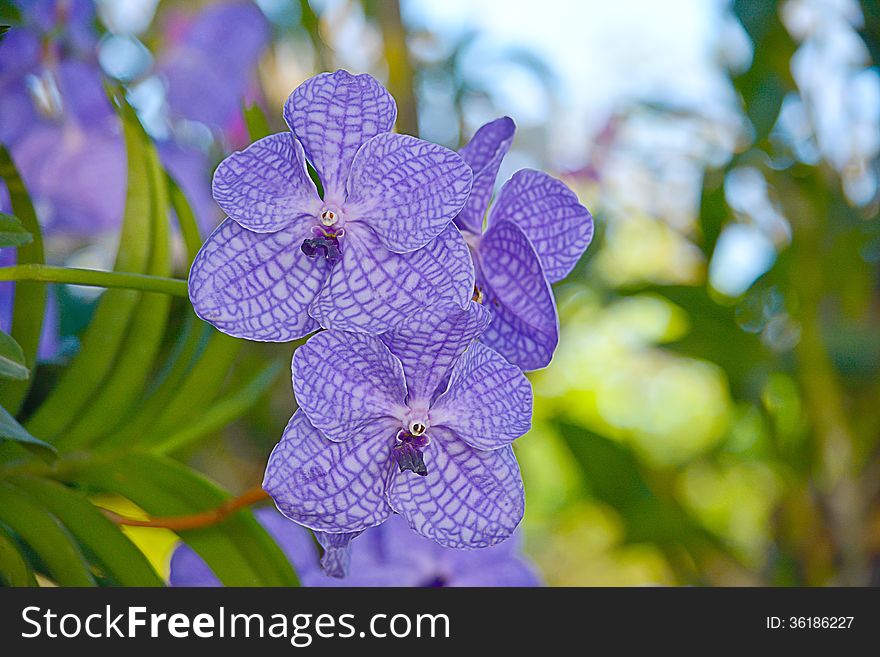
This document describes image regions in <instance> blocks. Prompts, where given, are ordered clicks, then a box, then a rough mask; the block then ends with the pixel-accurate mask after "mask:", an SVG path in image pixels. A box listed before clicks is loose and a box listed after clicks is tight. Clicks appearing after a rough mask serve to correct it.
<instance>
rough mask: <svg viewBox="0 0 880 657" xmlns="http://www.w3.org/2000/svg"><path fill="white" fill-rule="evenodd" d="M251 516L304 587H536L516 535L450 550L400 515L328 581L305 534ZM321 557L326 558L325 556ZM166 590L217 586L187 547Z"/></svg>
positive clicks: (269, 512) (263, 513)
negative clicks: (487, 544) (472, 547)
mask: <svg viewBox="0 0 880 657" xmlns="http://www.w3.org/2000/svg"><path fill="white" fill-rule="evenodd" d="M255 515H256V516H257V519H258V520H259V521H260V523H261V524H262V525H263V527H265V528H266V531H268V532H269V534H270V535H271V536H272V538H274V539H275V541H276V542H277V543H278V545H279V547H280V548H281V549H282V550H283V551H284V553H285V554H286V555H287V558H288V559H289V560H290V562H291V564H292V565H293V567H294V570H295V571H296V573H297V575H298V576H299V579H300V583H301V584H302V585H303V586H315V587H335V586H365V587H366V586H369V587H378V586H381V587H385V586H415V587H451V586H540V585H541V579H540V577H539V576H538V574H537V572H536V571H535V569H534V567H533V566H532V564H530V563H529V562H528V561H527V560H526V559H524V558H523V557H522V556H521V554H520V545H519V543H520V542H519V540H517V539H518V536H517V535H516V534H514V536H513V537H512V538H511V539H510V540H508V541H504V542H503V543H501V544H500V545H496V546H495V547H490V548H485V549H482V550H454V549H451V548H444V547H441V546H440V545H437V544H436V543H435V542H434V541H430V540H428V539H426V538H423V537H421V536H419V535H418V534H416V533H415V532H413V531H412V530H411V529H410V528H409V526H408V525H407V523H406V521H405V520H404V519H403V518H402V517H401V516H392V517H391V518H389V519H388V521H387V522H386V523H384V524H383V525H380V526H379V527H374V528H372V529H368V530H366V531H365V532H364V533H363V534H362V535H361V537H360V538H358V540H356V541H354V542H352V544H351V554H350V560H351V573H350V574H349V575H347V576H345V577H342V578H337V577H329V576H328V575H326V574H324V572H322V570H321V567H320V565H319V562H318V551H317V549H316V546H315V543H314V541H313V540H312V537H311V536H310V535H309V532H308V530H306V529H304V528H303V527H301V526H300V525H298V524H296V523H295V522H291V521H290V520H288V519H287V518H285V517H284V516H282V515H281V514H280V513H278V512H277V511H276V510H275V509H270V508H262V509H257V510H256V511H255ZM325 554H326V553H325ZM169 584H170V585H171V586H221V583H220V580H219V579H217V576H216V575H214V573H213V572H211V569H210V568H209V567H208V565H207V564H206V563H205V562H204V561H203V560H202V558H201V557H199V555H198V554H196V552H195V551H194V550H193V549H192V548H190V547H189V546H188V545H185V544H181V545H179V546H178V547H177V548H176V549H175V550H174V553H173V554H172V556H171V571H170V574H169Z"/></svg>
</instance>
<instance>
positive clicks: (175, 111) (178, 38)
mask: <svg viewBox="0 0 880 657" xmlns="http://www.w3.org/2000/svg"><path fill="white" fill-rule="evenodd" d="M164 27H165V29H164V30H163V32H164V33H165V34H167V35H170V39H169V43H168V44H167V47H166V49H165V50H164V51H163V53H162V55H161V56H160V57H159V60H158V64H157V67H156V70H157V72H158V73H159V74H161V75H162V76H164V78H165V79H166V81H167V85H168V96H167V100H168V105H169V108H170V110H171V113H172V116H173V117H179V118H185V119H188V120H193V121H200V122H201V123H204V124H205V125H207V126H209V127H211V128H213V129H216V130H221V131H224V132H230V131H236V130H240V127H241V106H242V102H243V101H245V102H247V101H250V100H254V99H255V98H256V96H257V95H258V93H257V90H258V84H257V79H256V71H257V64H258V63H259V60H260V57H261V56H262V54H263V52H264V50H265V49H266V46H267V45H268V43H269V40H270V38H271V31H270V29H269V23H268V21H267V20H266V17H265V16H264V15H263V12H262V11H260V9H259V8H258V7H257V6H256V5H255V4H254V3H253V2H222V3H217V4H213V5H210V6H207V7H205V8H204V9H203V10H202V11H200V12H199V13H197V14H195V15H194V16H186V15H183V14H180V13H172V14H171V16H170V18H169V19H168V20H167V21H166V23H165V26H164ZM234 143H238V142H234Z"/></svg>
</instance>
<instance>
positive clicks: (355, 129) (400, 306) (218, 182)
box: [189, 70, 474, 342]
mask: <svg viewBox="0 0 880 657" xmlns="http://www.w3.org/2000/svg"><path fill="white" fill-rule="evenodd" d="M396 115H397V108H396V106H395V103H394V99H393V98H391V96H390V94H389V93H388V92H387V91H386V90H385V88H383V87H382V86H381V85H380V84H379V83H378V82H377V81H376V80H374V79H373V78H372V77H370V76H369V75H357V76H355V75H351V74H350V73H348V72H346V71H341V70H340V71H336V72H335V73H324V74H322V75H318V76H317V77H314V78H311V79H309V80H307V81H306V82H304V83H303V84H302V85H300V86H299V87H297V89H296V90H294V92H293V93H292V94H291V95H290V98H288V100H287V103H286V105H285V108H284V118H285V120H286V121H287V125H288V126H289V127H290V129H291V131H292V132H284V133H279V134H275V135H270V136H268V137H265V138H263V139H260V140H259V141H256V142H254V143H253V144H251V145H250V146H249V147H248V148H246V149H245V150H243V151H240V152H236V153H233V154H232V155H230V156H229V157H227V158H226V159H225V160H224V161H223V162H221V163H220V166H219V167H217V170H216V172H215V174H214V184H213V190H214V198H215V199H216V201H217V203H218V204H219V205H220V207H221V208H223V210H224V211H225V212H226V213H227V214H228V215H229V218H228V219H226V220H225V221H224V222H223V223H222V224H221V225H220V226H219V227H218V228H217V230H215V231H214V233H213V234H212V235H211V236H210V237H209V238H208V240H207V242H206V243H205V244H204V245H203V246H202V249H201V251H200V252H199V254H198V256H197V257H196V259H195V262H194V263H193V266H192V269H191V271H190V277H189V290H190V299H191V301H192V303H193V307H194V308H195V310H196V313H197V314H198V315H199V316H200V317H201V318H202V319H204V320H205V321H207V322H209V323H211V324H213V325H214V326H216V327H217V328H218V329H220V330H221V331H223V332H224V333H228V334H229V335H233V336H236V337H240V338H248V339H251V340H261V341H272V342H284V341H288V340H294V339H297V338H301V337H303V336H305V335H308V334H309V333H311V332H312V331H314V330H315V329H317V328H318V327H319V326H323V327H324V328H338V329H342V330H348V331H354V332H360V333H371V334H376V333H381V332H383V331H386V330H389V329H391V328H393V327H394V326H396V325H397V324H399V323H400V322H401V321H403V320H404V319H405V318H407V317H408V316H409V315H411V314H412V313H414V312H416V311H418V310H419V309H421V308H424V307H427V306H430V305H432V304H434V303H436V302H440V301H454V302H456V303H458V304H459V305H460V306H463V305H464V304H465V303H467V300H468V298H469V297H470V296H471V292H472V290H473V287H472V283H473V275H474V274H473V265H472V263H471V261H470V258H469V256H468V252H467V246H466V245H465V243H464V241H463V240H462V237H461V234H460V233H459V232H458V230H457V229H456V228H455V226H454V225H452V223H451V222H452V219H453V218H454V217H455V216H456V215H457V214H458V213H459V211H460V210H461V208H462V207H464V204H465V201H467V198H468V194H469V193H470V189H471V182H472V173H471V170H470V168H469V167H468V166H467V165H466V164H465V163H464V161H463V160H462V159H461V157H459V156H458V155H457V154H456V153H454V152H452V151H450V150H447V149H445V148H443V147H441V146H438V145H436V144H431V143H429V142H426V141H422V140H420V139H416V138H415V137H410V136H408V135H400V134H392V133H391V132H390V130H391V127H392V126H393V125H394V120H395V117H396ZM307 159H308V161H309V162H310V163H311V164H312V166H313V167H314V169H315V171H316V172H317V175H318V177H319V178H320V180H321V183H322V186H323V190H324V194H323V198H322V197H321V196H319V195H318V192H317V189H316V188H315V185H314V184H313V183H312V180H311V179H310V177H309V174H308V173H307V170H306V160H307Z"/></svg>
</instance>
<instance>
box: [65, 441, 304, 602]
mask: <svg viewBox="0 0 880 657" xmlns="http://www.w3.org/2000/svg"><path fill="white" fill-rule="evenodd" d="M73 478H74V479H75V480H76V481H78V482H80V483H83V484H86V485H89V486H93V487H96V488H98V489H100V490H103V491H107V492H112V493H117V494H119V495H122V496H123V497H126V498H128V499H129V500H131V501H132V502H134V503H135V504H137V505H138V506H139V507H141V508H142V509H144V511H146V512H147V513H149V514H150V515H153V516H179V515H190V514H195V513H201V512H204V511H209V510H211V509H215V508H217V507H218V506H220V505H221V504H222V503H223V502H224V501H226V500H227V499H229V496H228V494H227V493H225V492H224V491H222V490H221V489H220V488H218V487H217V486H216V485H215V484H214V483H212V482H210V481H209V480H207V479H206V478H205V477H203V476H202V475H200V474H197V473H196V472H194V471H192V470H190V469H189V468H187V467H186V466H184V465H181V464H180V463H177V462H175V461H172V460H170V459H167V458H164V457H160V456H154V455H150V454H146V453H137V452H133V453H130V454H127V455H125V456H123V457H121V458H120V459H118V460H116V461H112V462H109V463H107V462H105V463H92V464H87V465H84V466H83V467H81V468H80V469H78V470H77V471H76V472H75V473H74V475H73ZM180 537H181V538H182V539H183V540H184V541H185V542H186V543H187V544H188V545H189V546H190V547H192V548H193V549H194V550H195V551H196V552H197V553H198V554H199V555H200V556H201V557H202V558H203V559H204V560H205V562H206V563H207V564H208V566H210V568H211V570H213V571H214V573H215V574H216V575H217V577H219V578H220V581H222V582H223V583H224V584H225V585H227V586H298V580H297V578H296V574H295V573H294V572H293V568H292V567H291V565H290V562H289V561H288V560H287V557H286V556H285V555H284V553H283V552H282V551H281V549H280V548H279V547H278V546H277V545H276V544H275V542H274V541H273V540H272V538H271V537H270V536H269V535H268V534H267V533H266V530H265V529H263V527H262V526H261V525H260V524H259V523H258V522H257V521H256V519H255V518H254V515H253V514H252V513H251V512H250V511H247V510H243V511H239V512H237V513H235V514H233V515H232V516H230V517H229V518H226V519H225V520H224V521H223V522H221V523H218V524H216V525H213V526H210V527H204V528H201V529H195V530H189V531H183V532H180Z"/></svg>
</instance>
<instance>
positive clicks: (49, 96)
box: [0, 0, 125, 236]
mask: <svg viewBox="0 0 880 657" xmlns="http://www.w3.org/2000/svg"><path fill="white" fill-rule="evenodd" d="M94 20H95V15H94V5H93V4H92V3H91V2H88V1H87V0H68V1H66V2H65V1H62V0H57V1H55V2H51V1H49V0H38V1H37V2H32V3H29V4H28V5H26V6H25V7H24V17H23V24H22V25H20V26H15V27H13V29H12V30H11V31H10V32H9V33H8V34H7V35H6V38H5V39H4V40H3V42H2V43H0V141H2V142H3V143H4V144H6V145H7V146H8V147H9V148H10V150H11V153H12V156H13V159H14V160H15V162H16V165H17V166H18V168H19V170H20V172H21V176H22V178H23V180H24V182H25V185H26V186H27V188H28V190H29V191H30V193H31V197H32V199H33V202H34V205H35V207H36V208H37V213H38V215H39V217H40V221H41V224H42V225H43V228H44V230H46V231H47V232H54V233H60V234H67V235H77V236H82V235H91V234H93V233H95V232H100V231H102V230H106V229H109V228H113V227H114V226H115V225H117V224H118V221H119V217H120V216H121V212H122V206H123V203H124V194H125V166H124V163H125V153H124V149H123V146H122V142H121V139H120V137H119V131H118V126H117V125H116V121H115V118H114V115H113V111H112V108H111V107H110V103H109V101H108V100H107V98H106V96H105V95H104V90H103V87H102V82H101V71H100V68H99V67H98V64H97V59H96V56H95V52H94V48H95V44H96V41H97V37H96V35H95V33H94V26H93V23H94ZM2 206H3V207H5V208H8V201H7V200H6V198H5V194H4V198H3V199H2Z"/></svg>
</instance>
